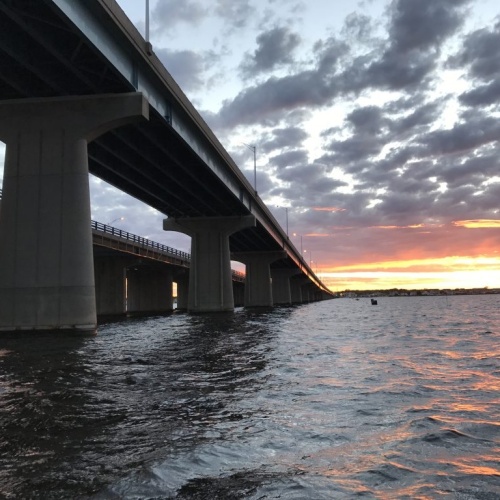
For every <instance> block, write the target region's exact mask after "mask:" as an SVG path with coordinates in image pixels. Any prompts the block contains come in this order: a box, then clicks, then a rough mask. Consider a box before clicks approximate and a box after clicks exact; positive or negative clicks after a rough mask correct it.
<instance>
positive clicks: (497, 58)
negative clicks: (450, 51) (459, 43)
mask: <svg viewBox="0 0 500 500" xmlns="http://www.w3.org/2000/svg"><path fill="white" fill-rule="evenodd" d="M448 62H449V65H450V67H452V68H467V69H468V70H469V72H470V76H471V77H472V78H477V79H479V80H483V81H485V82H489V81H491V80H492V79H494V78H498V76H499V75H500V21H498V22H497V23H496V24H495V25H494V26H493V27H492V28H491V29H488V28H483V29H480V30H477V31H474V32H473V33H470V34H469V35H468V36H467V37H466V38H465V40H464V43H463V47H462V49H461V50H460V51H459V53H458V54H457V55H455V56H453V57H451V58H450V59H449V61H448Z"/></svg>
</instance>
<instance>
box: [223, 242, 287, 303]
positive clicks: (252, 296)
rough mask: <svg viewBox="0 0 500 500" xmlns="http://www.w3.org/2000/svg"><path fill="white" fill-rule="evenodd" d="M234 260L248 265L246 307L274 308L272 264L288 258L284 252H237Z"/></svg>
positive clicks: (233, 255)
mask: <svg viewBox="0 0 500 500" xmlns="http://www.w3.org/2000/svg"><path fill="white" fill-rule="evenodd" d="M232 257H233V260H237V261H238V262H243V264H245V265H246V277H245V307H272V306H273V291H272V280H271V268H270V265H271V263H272V262H274V261H276V260H279V259H282V258H284V257H286V252H284V251H283V250H278V251H271V252H237V253H233V254H232Z"/></svg>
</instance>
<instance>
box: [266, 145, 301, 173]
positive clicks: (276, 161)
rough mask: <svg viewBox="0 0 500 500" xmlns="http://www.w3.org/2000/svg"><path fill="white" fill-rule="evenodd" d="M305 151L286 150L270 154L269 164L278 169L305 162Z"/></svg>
mask: <svg viewBox="0 0 500 500" xmlns="http://www.w3.org/2000/svg"><path fill="white" fill-rule="evenodd" d="M307 156H308V154H307V151H305V150H303V149H302V150H295V151H287V152H285V153H282V154H279V155H276V156H272V157H271V158H269V164H270V165H272V166H275V167H278V168H279V169H283V168H286V167H290V166H294V165H297V164H304V163H306V162H307Z"/></svg>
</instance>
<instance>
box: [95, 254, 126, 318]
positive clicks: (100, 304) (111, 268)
mask: <svg viewBox="0 0 500 500" xmlns="http://www.w3.org/2000/svg"><path fill="white" fill-rule="evenodd" d="M132 260H135V258H134V259H131V258H130V257H118V256H115V255H113V256H100V255H94V274H95V295H96V309H97V316H119V315H124V314H125V313H126V303H125V300H126V287H125V279H126V274H127V271H126V269H127V266H128V265H130V263H131V261H132Z"/></svg>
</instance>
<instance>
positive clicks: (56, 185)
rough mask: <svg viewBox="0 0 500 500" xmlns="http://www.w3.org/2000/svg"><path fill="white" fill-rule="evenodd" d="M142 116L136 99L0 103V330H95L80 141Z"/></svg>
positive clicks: (86, 186)
mask: <svg viewBox="0 0 500 500" xmlns="http://www.w3.org/2000/svg"><path fill="white" fill-rule="evenodd" d="M148 112H149V108H148V104H147V101H146V100H145V99H144V98H143V97H142V95H141V94H137V93H134V94H119V95H101V96H84V97H60V98H44V99H22V100H10V101H3V102H1V103H0V140H2V141H3V142H5V143H6V145H7V149H6V158H5V169H4V181H3V199H2V212H1V215H0V330H47V329H51V330H52V329H61V330H63V329H64V330H65V329H70V330H73V331H80V332H94V331H95V329H96V326H97V318H96V299H95V282H94V269H93V255H92V233H91V228H90V198H89V181H88V158H87V143H88V142H89V141H91V140H93V139H95V138H96V137H97V136H99V135H100V134H102V133H104V132H106V131H108V130H111V129H112V128H116V127H118V126H120V125H123V124H125V123H129V122H132V121H135V120H137V119H142V118H147V117H148Z"/></svg>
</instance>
